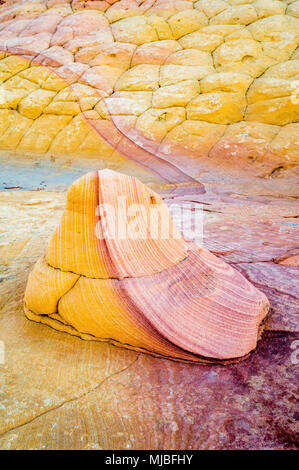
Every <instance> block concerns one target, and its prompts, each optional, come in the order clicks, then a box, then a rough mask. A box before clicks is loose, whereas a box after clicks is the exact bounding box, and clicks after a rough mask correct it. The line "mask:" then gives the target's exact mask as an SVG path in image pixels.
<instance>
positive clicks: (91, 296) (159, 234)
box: [25, 170, 269, 363]
mask: <svg viewBox="0 0 299 470" xmlns="http://www.w3.org/2000/svg"><path fill="white" fill-rule="evenodd" d="M120 199H121V200H122V201H123V206H124V207H122V208H120V207H119V201H120ZM100 208H102V209H103V210H102V211H101V210H100ZM131 209H134V211H132V210H131ZM136 209H137V211H138V212H136ZM131 219H132V220H131ZM130 220H131V221H130ZM132 222H133V224H134V227H130V225H131V226H132ZM268 310H269V304H268V300H267V298H266V297H265V295H264V294H263V293H262V292H259V291H258V290H257V289H256V288H255V287H254V286H253V285H252V284H250V283H249V282H248V281H247V280H246V279H245V278H244V277H243V276H242V275H241V274H240V273H239V272H238V271H236V270H234V269H233V268H232V267H230V266H229V265H228V264H226V263H225V262H224V261H222V260H220V259H217V258H216V257H215V256H214V255H213V254H211V253H210V252H209V251H208V250H205V249H203V248H201V247H200V246H197V245H196V244H193V245H190V246H188V244H187V243H186V242H185V241H184V239H183V238H182V236H181V235H180V234H179V233H178V231H177V229H176V228H175V227H174V225H173V223H172V221H171V218H170V215H169V213H168V209H167V207H166V205H165V204H163V202H162V200H161V198H160V197H159V196H158V195H157V194H156V193H154V192H153V191H151V190H150V189H149V188H147V187H146V186H145V185H143V184H142V183H141V182H139V181H138V180H136V179H135V178H132V177H130V176H126V175H122V174H120V173H116V172H113V171H111V170H102V171H98V172H91V173H88V174H87V175H86V176H83V177H81V178H80V179H79V180H77V181H76V182H75V183H73V185H72V186H71V187H70V189H69V191H68V195H67V206H66V210H65V213H64V214H63V216H62V219H61V222H60V225H59V227H58V228H57V230H56V231H55V233H54V235H53V237H52V239H51V241H50V244H49V246H48V248H47V251H46V255H45V257H44V258H41V259H40V260H39V261H38V263H37V264H36V266H35V268H34V269H33V271H32V273H31V274H30V276H29V279H28V284H27V288H26V293H25V312H26V315H27V317H28V318H29V319H32V320H36V321H38V322H42V323H46V324H47V325H50V326H53V327H54V328H57V329H59V330H62V331H66V332H69V333H71V334H73V335H78V336H80V337H81V338H83V339H98V340H102V341H111V342H112V343H114V344H118V345H121V346H123V347H127V348H131V349H135V350H138V351H143V352H148V353H150V354H154V355H161V356H164V357H169V358H173V359H182V360H185V361H188V360H189V361H194V362H196V361H197V362H199V363H212V362H217V361H213V359H219V360H226V359H237V358H241V357H242V356H246V355H247V354H248V353H250V352H251V351H252V350H253V349H255V347H256V343H257V339H258V335H259V326H260V324H261V322H262V320H264V318H265V316H266V315H267V313H268ZM196 355H198V356H204V357H196Z"/></svg>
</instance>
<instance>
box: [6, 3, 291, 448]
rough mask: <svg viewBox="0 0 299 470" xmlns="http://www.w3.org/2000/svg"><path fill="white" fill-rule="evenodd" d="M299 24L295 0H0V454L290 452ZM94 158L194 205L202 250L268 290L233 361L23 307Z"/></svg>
mask: <svg viewBox="0 0 299 470" xmlns="http://www.w3.org/2000/svg"><path fill="white" fill-rule="evenodd" d="M298 22H299V2H298V0H295V1H291V0H286V1H285V0H283V1H277V0H255V1H250V0H248V1H243V0H242V1H239V0H229V1H226V0H214V1H208V0H198V1H195V2H192V1H185V0H183V1H182V0H180V1H171V2H170V1H169V0H158V1H154V0H146V1H144V2H139V1H133V0H129V1H127V0H121V1H118V2H114V1H113V0H109V1H106V0H99V1H98V0H94V1H91V0H88V1H82V0H73V1H69V0H66V1H65V0H48V1H46V0H42V1H40V0H36V1H32V2H31V1H29V0H27V1H24V2H20V1H19V0H6V1H5V0H4V1H3V0H2V1H0V162H1V170H3V171H2V172H1V179H0V187H1V190H2V191H1V193H0V204H1V215H2V217H1V227H0V236H1V239H0V240H1V241H0V270H1V271H0V274H1V283H0V293H1V300H0V341H2V342H3V343H0V344H1V347H2V345H3V346H4V361H3V360H2V356H3V354H2V350H1V354H2V355H0V358H1V362H0V448H3V449H144V448H150V449H261V448H266V449H294V448H296V443H297V442H298V438H297V434H296V432H298V428H297V427H296V426H297V425H296V409H295V403H296V402H295V400H296V372H297V370H298V352H297V350H298V344H299V343H298V340H299V338H298V297H299V293H298V253H299V252H298V235H297V234H298V200H297V199H296V198H297V197H298V191H297V187H296V163H297V162H298V156H299V149H298V103H299V100H298V77H299V75H298V74H299V65H298V64H299V55H298V31H299V27H298ZM107 166H109V167H110V168H112V169H114V170H117V171H120V172H124V173H127V174H130V175H132V176H136V177H137V178H139V179H140V180H141V181H142V182H143V183H145V184H147V185H149V186H150V187H151V188H152V189H153V190H154V191H156V192H158V193H159V194H160V195H161V196H162V197H163V199H164V202H165V203H166V204H167V205H168V206H169V207H171V205H172V204H173V203H175V204H176V205H178V206H180V205H182V204H184V203H186V202H192V204H193V205H194V204H195V205H197V204H198V205H201V207H202V209H203V214H204V231H203V243H204V246H205V247H206V248H207V249H209V250H210V251H212V252H213V253H215V254H216V255H217V256H218V257H220V258H222V259H223V260H225V261H226V262H228V263H229V264H231V265H232V266H233V267H234V268H235V269H237V270H239V271H240V272H241V273H242V274H243V275H244V276H245V277H246V278H247V279H248V280H249V281H250V282H252V283H253V284H254V285H255V286H256V287H257V288H258V289H259V290H261V291H262V292H264V293H265V294H266V296H267V298H268V299H269V302H270V306H271V310H270V313H269V316H268V318H267V321H266V324H265V329H264V332H263V336H262V338H261V341H259V343H258V347H257V350H256V351H254V352H253V353H252V354H251V355H250V356H249V358H248V359H246V360H245V361H244V362H241V363H238V364H234V365H229V366H225V367H223V366H214V365H213V366H200V365H193V364H181V363H175V362H173V361H170V360H166V359H161V358H153V357H150V356H146V355H144V354H142V353H136V352H134V351H130V350H123V349H119V348H117V347H115V346H113V345H111V344H107V343H96V342H89V341H82V340H80V339H79V338H76V337H72V336H70V335H67V334H63V333H61V332H58V331H55V330H53V329H51V328H49V327H48V326H46V325H39V324H35V323H34V322H29V321H28V320H27V319H26V318H25V316H24V312H23V296H24V290H25V286H26V282H27V277H28V274H29V272H30V271H31V270H32V267H33V265H34V264H35V262H36V261H37V259H38V258H40V256H42V254H43V253H44V247H45V245H46V243H47V242H48V240H49V237H50V235H51V234H52V232H53V230H54V229H55V227H56V226H57V224H58V222H59V219H60V216H61V214H62V212H63V210H64V208H65V191H66V189H67V188H68V186H69V185H70V184H71V182H72V181H74V180H75V179H76V178H78V177H79V176H81V175H83V174H84V173H86V172H87V171H90V170H98V169H102V168H105V167H107ZM176 222H177V223H179V222H180V221H179V220H176ZM198 241H199V243H200V242H201V240H198ZM2 362H3V363H2ZM149 429H151V430H152V432H150V433H149V432H148V430H149Z"/></svg>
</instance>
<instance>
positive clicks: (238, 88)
mask: <svg viewBox="0 0 299 470" xmlns="http://www.w3.org/2000/svg"><path fill="white" fill-rule="evenodd" d="M0 8H1V10H0V15H1V25H0V83H1V86H0V150H1V149H2V150H3V151H12V152H14V153H17V154H25V155H26V154H28V155H32V154H34V153H35V154H40V155H45V154H48V155H50V156H62V155H64V156H65V155H72V156H75V155H76V156H78V157H79V156H84V157H88V158H91V157H98V156H101V158H104V159H106V161H107V162H112V164H113V162H114V161H115V159H116V160H117V159H121V158H123V156H126V157H127V158H129V159H133V160H134V161H135V162H137V164H143V165H144V166H146V167H147V168H150V169H152V170H158V173H160V174H163V175H164V176H165V178H166V179H167V178H168V179H169V165H168V166H166V169H165V170H163V168H164V167H162V165H160V166H159V164H158V163H159V162H160V163H161V162H164V164H165V162H166V163H168V164H169V163H170V164H171V165H174V167H175V168H174V169H173V171H174V172H177V175H176V178H177V180H178V181H179V180H180V173H179V172H178V170H177V169H179V170H181V171H184V172H187V173H188V174H189V175H192V176H196V175H197V173H198V167H197V162H198V161H199V160H200V159H203V158H205V159H209V160H212V161H213V160H215V161H217V162H218V161H220V162H221V163H222V164H223V165H228V166H229V165H232V166H238V168H239V169H240V171H241V170H242V169H245V170H246V171H249V172H254V173H256V174H258V175H259V176H265V175H266V174H271V172H272V171H276V170H277V168H278V169H279V170H280V169H282V170H285V169H290V168H292V167H293V166H294V165H295V163H296V162H297V161H298V154H299V150H298V126H299V124H298V116H299V96H298V90H299V87H298V80H299V55H298V37H299V3H298V0H297V1H288V0H287V1H278V0H256V1H250V0H249V1H244V0H213V1H208V0H198V1H191V0H180V1H179V0H178V1H170V0H156V1H155V0H147V1H145V2H138V1H135V0H120V1H113V0H109V1H106V0H99V1H82V0H74V1H67V0H66V1H64V0H48V1H46V0H41V1H29V0H27V1H25V2H22V3H20V2H17V1H13V0H9V1H7V2H5V3H4V4H3V5H2V6H1V7H0Z"/></svg>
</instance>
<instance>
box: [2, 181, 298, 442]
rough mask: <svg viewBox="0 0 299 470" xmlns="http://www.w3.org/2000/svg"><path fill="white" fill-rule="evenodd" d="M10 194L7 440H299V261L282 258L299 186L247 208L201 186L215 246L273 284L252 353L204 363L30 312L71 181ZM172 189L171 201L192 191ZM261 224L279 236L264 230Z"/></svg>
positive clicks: (207, 233) (290, 239) (5, 268)
mask: <svg viewBox="0 0 299 470" xmlns="http://www.w3.org/2000/svg"><path fill="white" fill-rule="evenodd" d="M164 189H165V188H164ZM161 194H162V195H163V191H161ZM0 197H1V205H2V207H3V209H4V218H3V228H2V230H1V234H2V240H3V241H2V246H1V255H2V257H1V263H2V265H1V270H2V273H1V274H2V277H3V280H2V283H1V294H2V299H3V300H2V304H1V314H0V323H1V328H0V331H1V340H3V341H4V343H5V363H4V364H1V365H0V373H1V395H0V397H1V400H0V404H1V406H0V416H1V418H0V423H1V430H0V434H1V436H0V447H1V448H4V449H40V448H42V449H56V448H60V449H111V448H113V449H143V448H152V449H187V448H189V449H234V448H241V449H244V448H246V449H248V448H249V449H250V448H270V449H277V448H278V449H293V448H295V447H296V437H295V436H296V421H295V396H296V378H295V376H296V370H297V366H296V361H297V355H296V354H297V353H296V349H294V348H295V346H296V344H297V342H296V341H297V340H298V333H297V331H298V296H299V293H298V291H297V285H298V282H297V283H296V279H297V278H298V268H297V267H296V266H294V265H291V262H290V265H286V264H281V262H280V259H291V260H292V259H293V256H294V254H295V246H296V240H295V237H294V234H295V231H296V225H297V220H298V219H297V218H296V209H297V206H296V201H295V200H294V199H293V198H275V197H272V198H271V199H270V200H269V201H266V198H265V197H264V196H263V197H261V196H259V197H258V196H254V197H252V198H251V204H248V205H247V206H246V207H247V210H246V211H245V210H244V211H243V212H242V213H241V215H240V207H242V205H243V204H245V202H246V201H247V199H248V196H246V197H244V196H242V195H240V194H235V195H233V194H231V195H230V197H228V196H226V195H222V196H221V195H219V194H217V195H215V194H214V193H212V192H211V191H207V193H205V194H201V195H200V196H198V195H197V197H198V199H199V200H200V201H201V203H204V204H203V207H204V208H207V209H208V210H205V211H204V217H205V223H204V244H205V246H206V247H207V248H209V249H210V250H211V251H212V252H214V253H215V254H217V256H219V257H222V258H223V259H225V260H226V261H227V262H229V263H231V264H232V265H233V266H234V267H235V268H236V269H238V270H240V271H241V273H242V274H243V275H245V276H246V277H247V278H248V279H249V280H250V281H251V282H253V284H254V285H256V286H257V287H258V289H260V290H261V291H263V292H264V293H265V294H266V295H267V297H268V299H269V301H270V305H271V310H270V314H269V316H268V318H267V321H266V325H265V330H264V332H263V335H262V339H261V340H260V342H259V343H258V348H257V350H256V351H254V352H253V353H252V354H251V355H250V357H249V358H248V359H246V360H245V361H243V362H242V363H238V364H234V365H228V366H199V365H196V366H195V365H190V364H180V363H175V362H172V361H169V360H165V359H160V358H159V359H158V358H152V357H150V356H147V355H144V354H138V353H136V352H133V351H129V350H124V349H119V348H117V347H115V346H112V345H110V344H105V343H96V342H90V341H82V340H80V339H78V338H75V337H72V336H70V335H68V334H63V333H61V332H58V331H55V330H53V329H51V328H49V327H47V326H46V325H40V324H35V323H34V322H29V321H28V320H27V319H26V318H25V316H24V312H23V295H24V289H25V285H26V281H27V275H28V273H29V272H30V271H31V269H32V267H33V265H34V263H35V261H36V260H37V259H38V258H39V257H40V256H41V255H42V254H43V252H44V246H45V244H46V243H47V240H48V239H49V237H50V236H51V234H52V232H53V229H54V227H55V226H56V225H57V222H58V220H59V218H60V215H61V214H62V212H63V209H64V205H65V193H64V192H46V191H31V192H30V191H7V192H2V193H1V195H0ZM163 197H164V201H165V202H166V203H167V204H169V205H170V204H171V200H173V199H174V198H175V199H176V202H177V203H178V204H180V201H181V199H182V197H183V198H186V197H187V198H188V197H189V196H186V195H185V196H181V195H178V196H174V195H173V193H172V195H171V197H170V196H169V193H168V194H166V193H164V196H163ZM195 197H196V195H191V196H190V197H189V199H194V198H195ZM265 202H267V207H266V208H264V205H265ZM246 226H247V227H250V228H249V229H248V230H247V232H245V234H244V230H245V229H244V227H246ZM261 226H262V227H264V229H263V230H267V231H268V232H269V233H271V237H273V239H272V238H269V237H268V238H266V237H265V233H268V232H261V233H260V230H261V228H260V227H261ZM246 233H247V234H248V235H246ZM267 240H268V242H267ZM262 242H264V248H263V250H261V251H259V249H258V247H259V244H261V243H262ZM253 246H254V247H256V251H255V250H254V249H253V248H252V247H253ZM288 255H289V256H288ZM286 257H288V258H286ZM136 423H137V425H136ZM149 427H151V429H153V430H154V432H153V433H150V434H149V433H148V429H149Z"/></svg>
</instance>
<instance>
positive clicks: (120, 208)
mask: <svg viewBox="0 0 299 470" xmlns="http://www.w3.org/2000/svg"><path fill="white" fill-rule="evenodd" d="M168 210H169V213H168ZM169 215H170V217H169ZM95 216H96V218H97V219H98V220H97V222H96V227H95V232H96V237H97V238H98V239H106V240H107V239H110V240H147V239H152V240H159V239H162V240H171V239H179V238H181V236H183V237H184V238H186V239H187V240H190V241H196V242H198V243H201V242H202V240H203V211H202V206H201V204H198V203H193V202H183V203H181V204H170V205H169V207H168V208H167V207H166V206H165V204H163V203H154V204H128V203H127V196H119V197H118V198H117V202H116V204H107V203H105V204H99V205H98V206H97V207H96V211H95Z"/></svg>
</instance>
